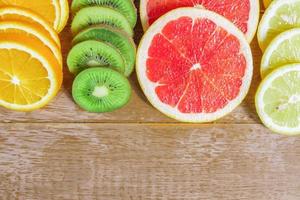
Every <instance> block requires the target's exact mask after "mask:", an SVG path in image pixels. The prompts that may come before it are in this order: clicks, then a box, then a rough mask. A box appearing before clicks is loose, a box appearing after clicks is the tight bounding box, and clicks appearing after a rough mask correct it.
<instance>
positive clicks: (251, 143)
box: [0, 24, 300, 200]
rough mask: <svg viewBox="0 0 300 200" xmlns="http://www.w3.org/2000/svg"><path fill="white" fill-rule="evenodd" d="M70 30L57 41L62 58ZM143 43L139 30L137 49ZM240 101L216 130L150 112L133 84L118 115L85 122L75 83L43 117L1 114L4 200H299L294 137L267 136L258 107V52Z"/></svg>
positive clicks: (68, 79)
mask: <svg viewBox="0 0 300 200" xmlns="http://www.w3.org/2000/svg"><path fill="white" fill-rule="evenodd" d="M69 29H70V28H69V27H66V29H65V32H63V33H62V34H61V39H62V44H63V52H64V57H66V54H67V53H68V50H69V48H70V41H71V34H70V31H69ZM141 35H142V29H141V25H140V24H139V25H138V27H137V28H136V42H137V43H138V42H139V39H140V37H141ZM252 49H253V54H254V59H255V73H254V78H253V83H252V87H251V90H250V92H249V94H248V96H247V98H246V100H245V101H244V102H243V103H242V105H241V106H239V107H238V108H237V109H236V110H235V111H234V112H233V113H232V114H230V115H228V116H226V117H224V118H223V119H221V120H219V121H217V122H215V123H213V124H203V125H200V124H183V123H178V122H176V121H174V120H172V119H169V118H167V117H165V116H164V115H162V114H161V113H159V112H158V111H157V110H155V109H154V108H153V107H152V106H151V105H150V104H149V103H148V101H147V100H146V98H145V96H144V95H143V93H142V92H141V89H140V87H139V85H138V83H137V81H136V76H135V75H133V76H132V77H131V78H130V79H131V83H132V86H133V98H132V100H131V102H130V104H129V105H128V106H126V107H125V108H124V109H122V110H119V111H116V112H114V113H108V114H90V113H86V112H83V111H82V110H80V109H79V108H78V107H77V106H76V105H75V104H74V103H73V101H72V98H71V94H70V91H71V84H72V76H71V75H70V74H69V73H68V71H67V70H66V68H65V81H64V84H63V88H62V91H61V92H60V93H59V95H58V97H57V98H56V99H55V101H53V102H52V103H51V104H50V105H49V106H47V107H46V108H45V109H42V110H39V111H36V112H33V113H16V112H11V111H8V110H5V109H0V199H1V200H12V199H20V200H47V199H55V200H56V199H57V200H93V199H101V200H102V199H103V200H114V199H124V200H126V199H133V200H136V199H143V200H144V199H182V200H183V199H195V200H196V199H197V200H198V199H204V200H214V199H215V200H221V199H226V200H231V199H232V200H236V199H249V200H299V199H300V138H299V137H285V136H280V135H275V134H271V132H270V131H269V130H267V129H266V128H264V127H263V126H262V125H261V122H260V120H259V119H258V117H257V114H256V112H255V107H254V99H253V97H254V94H255V91H256V89H257V86H258V84H259V82H260V78H259V72H258V71H259V63H260V59H261V52H260V50H259V48H258V45H257V42H256V40H254V41H253V44H252Z"/></svg>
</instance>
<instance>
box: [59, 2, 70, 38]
mask: <svg viewBox="0 0 300 200" xmlns="http://www.w3.org/2000/svg"><path fill="white" fill-rule="evenodd" d="M59 7H60V22H59V25H58V32H61V31H62V30H63V29H64V28H65V26H66V25H67V23H68V19H69V12H70V11H69V3H68V1H67V0H59Z"/></svg>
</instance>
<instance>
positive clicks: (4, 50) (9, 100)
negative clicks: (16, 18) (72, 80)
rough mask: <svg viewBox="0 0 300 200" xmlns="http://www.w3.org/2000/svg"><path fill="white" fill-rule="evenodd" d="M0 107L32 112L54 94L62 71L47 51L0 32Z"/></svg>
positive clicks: (34, 44) (28, 38)
mask: <svg viewBox="0 0 300 200" xmlns="http://www.w3.org/2000/svg"><path fill="white" fill-rule="evenodd" d="M0 58H1V59H0V66H1V67H0V88H1V91H2V92H1V93H0V106H3V107H5V108H8V109H12V110H17V111H33V110H36V109H38V108H41V107H43V106H45V105H46V104H47V103H49V101H50V100H52V99H53V98H54V96H55V95H56V94H57V92H58V90H59V88H60V87H61V83H62V70H61V69H60V68H59V66H58V63H57V61H56V59H55V58H54V56H53V55H52V54H51V52H50V50H49V49H48V48H47V47H45V46H42V45H39V44H38V43H36V40H33V39H32V38H30V37H26V36H23V35H21V34H4V33H0Z"/></svg>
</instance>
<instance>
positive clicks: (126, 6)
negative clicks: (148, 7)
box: [71, 0, 137, 28]
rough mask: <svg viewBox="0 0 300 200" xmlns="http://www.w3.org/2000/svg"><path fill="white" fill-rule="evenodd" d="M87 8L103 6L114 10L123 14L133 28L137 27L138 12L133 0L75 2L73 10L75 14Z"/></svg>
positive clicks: (80, 0)
mask: <svg viewBox="0 0 300 200" xmlns="http://www.w3.org/2000/svg"><path fill="white" fill-rule="evenodd" d="M87 6H103V7H109V8H112V9H114V10H116V11H118V12H120V13H121V14H123V15H124V16H125V17H126V18H127V20H128V21H129V23H130V25H131V27H132V28H133V27H134V26H135V25H136V21H137V10H136V8H135V6H134V4H133V2H132V1H131V0H73V1H72V6H71V10H72V12H73V13H74V14H75V13H76V12H78V11H79V10H80V9H82V8H84V7H87Z"/></svg>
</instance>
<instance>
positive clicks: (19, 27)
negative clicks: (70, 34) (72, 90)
mask: <svg viewBox="0 0 300 200" xmlns="http://www.w3.org/2000/svg"><path fill="white" fill-rule="evenodd" d="M0 33H7V34H10V33H18V34H24V35H27V36H28V37H35V38H37V39H39V40H40V41H41V42H42V43H43V44H45V45H46V46H47V47H48V48H49V49H50V50H51V52H52V53H53V55H54V56H55V58H56V59H57V61H58V62H59V64H60V65H61V66H62V55H61V51H60V48H59V47H58V46H57V45H56V43H55V42H54V41H53V40H52V39H51V38H48V37H47V35H46V34H45V31H43V32H39V30H38V29H36V27H35V26H33V25H32V24H28V23H25V22H20V21H2V22H1V21H0Z"/></svg>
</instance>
